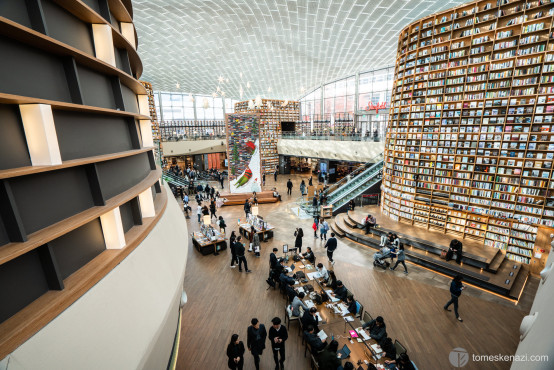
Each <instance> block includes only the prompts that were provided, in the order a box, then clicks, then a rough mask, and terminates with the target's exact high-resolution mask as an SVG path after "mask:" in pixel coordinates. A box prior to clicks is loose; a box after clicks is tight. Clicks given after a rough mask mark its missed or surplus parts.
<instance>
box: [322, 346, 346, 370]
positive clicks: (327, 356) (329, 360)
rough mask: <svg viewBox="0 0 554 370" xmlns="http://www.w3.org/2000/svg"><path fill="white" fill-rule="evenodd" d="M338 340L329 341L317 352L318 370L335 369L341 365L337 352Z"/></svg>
mask: <svg viewBox="0 0 554 370" xmlns="http://www.w3.org/2000/svg"><path fill="white" fill-rule="evenodd" d="M338 349H339V342H337V341H336V340H332V341H331V343H329V345H328V346H327V347H326V348H325V349H324V350H323V351H322V352H321V353H320V354H319V358H318V359H319V370H337V369H338V368H339V366H341V365H342V361H341V359H340V354H337V351H338Z"/></svg>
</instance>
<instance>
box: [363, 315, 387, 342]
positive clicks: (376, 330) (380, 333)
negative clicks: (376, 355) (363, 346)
mask: <svg viewBox="0 0 554 370" xmlns="http://www.w3.org/2000/svg"><path fill="white" fill-rule="evenodd" d="M362 328H364V329H367V328H369V336H370V337H371V338H373V339H375V340H376V341H377V343H379V344H381V342H382V341H383V340H384V339H385V338H386V337H387V326H386V325H385V320H383V317H382V316H377V317H376V318H375V319H373V320H371V321H369V322H366V323H365V324H363V325H362Z"/></svg>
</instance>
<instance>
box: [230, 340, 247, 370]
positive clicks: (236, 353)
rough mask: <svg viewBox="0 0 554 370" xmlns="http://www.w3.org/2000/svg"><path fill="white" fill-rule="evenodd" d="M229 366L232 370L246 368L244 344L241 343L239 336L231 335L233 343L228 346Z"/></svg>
mask: <svg viewBox="0 0 554 370" xmlns="http://www.w3.org/2000/svg"><path fill="white" fill-rule="evenodd" d="M227 357H229V361H228V362H227V366H229V369H231V370H242V367H243V366H244V343H242V342H241V341H239V335H238V334H233V335H231V343H229V345H228V346H227Z"/></svg>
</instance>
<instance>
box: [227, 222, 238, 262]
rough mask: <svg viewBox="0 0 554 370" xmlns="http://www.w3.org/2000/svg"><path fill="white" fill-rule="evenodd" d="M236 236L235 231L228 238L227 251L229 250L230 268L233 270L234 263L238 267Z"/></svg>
mask: <svg viewBox="0 0 554 370" xmlns="http://www.w3.org/2000/svg"><path fill="white" fill-rule="evenodd" d="M236 243H237V235H236V234H235V230H233V231H232V232H231V236H230V237H229V249H230V250H231V268H232V269H234V268H235V263H236V264H237V265H238V264H239V260H238V259H237V244H236Z"/></svg>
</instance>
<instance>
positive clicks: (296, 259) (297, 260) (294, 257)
mask: <svg viewBox="0 0 554 370" xmlns="http://www.w3.org/2000/svg"><path fill="white" fill-rule="evenodd" d="M292 260H293V261H294V262H299V261H300V256H299V255H298V254H295V255H294V256H293V257H292Z"/></svg>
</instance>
